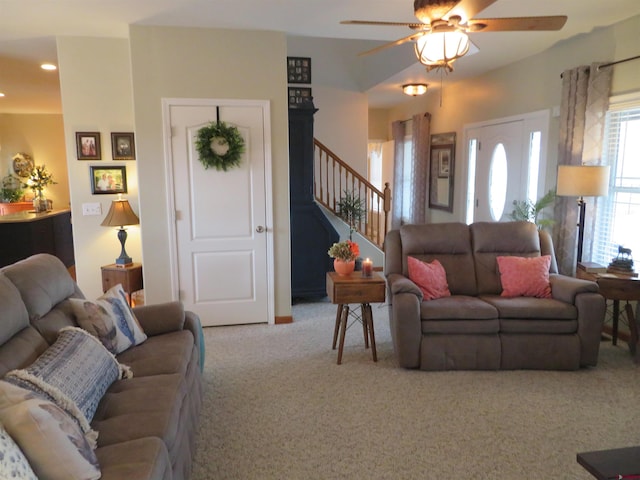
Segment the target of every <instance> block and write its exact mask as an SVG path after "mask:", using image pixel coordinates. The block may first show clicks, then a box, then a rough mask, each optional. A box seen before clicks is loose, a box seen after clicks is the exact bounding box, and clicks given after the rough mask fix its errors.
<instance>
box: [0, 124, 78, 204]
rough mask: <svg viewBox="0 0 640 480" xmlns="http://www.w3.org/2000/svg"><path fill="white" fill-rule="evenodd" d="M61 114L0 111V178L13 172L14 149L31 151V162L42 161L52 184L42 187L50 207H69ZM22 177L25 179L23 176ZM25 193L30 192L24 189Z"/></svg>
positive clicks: (40, 162)
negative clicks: (51, 202)
mask: <svg viewBox="0 0 640 480" xmlns="http://www.w3.org/2000/svg"><path fill="white" fill-rule="evenodd" d="M63 130H64V126H63V122H62V115H55V114H44V115H40V114H11V113H5V114H0V180H1V179H2V177H4V176H5V175H9V174H13V173H14V172H13V167H12V164H13V160H12V157H13V156H14V155H15V154H16V153H18V152H24V153H28V154H29V155H31V157H32V158H33V161H34V163H35V165H46V167H47V170H48V171H49V172H51V173H52V174H53V179H54V180H55V181H56V182H57V184H56V185H50V186H48V187H47V188H45V190H44V193H45V195H46V197H47V198H49V199H51V200H53V207H54V208H56V209H58V208H69V179H68V176H67V157H66V151H65V142H64V135H63ZM23 180H26V179H23ZM25 195H26V196H27V197H29V198H32V197H33V192H31V190H29V189H25Z"/></svg>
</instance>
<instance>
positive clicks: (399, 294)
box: [387, 273, 424, 368]
mask: <svg viewBox="0 0 640 480" xmlns="http://www.w3.org/2000/svg"><path fill="white" fill-rule="evenodd" d="M387 282H388V284H389V291H390V302H391V308H390V310H389V327H390V330H391V339H392V341H393V349H394V350H395V352H396V357H397V359H398V364H399V365H400V366H401V367H404V368H418V367H419V366H420V343H421V341H422V320H421V318H420V305H421V304H422V299H423V298H424V295H423V294H422V291H421V290H420V289H419V288H418V286H417V285H416V284H415V283H413V282H412V281H411V280H409V279H408V278H407V277H405V276H403V275H400V274H397V273H396V274H390V275H389V276H388V277H387Z"/></svg>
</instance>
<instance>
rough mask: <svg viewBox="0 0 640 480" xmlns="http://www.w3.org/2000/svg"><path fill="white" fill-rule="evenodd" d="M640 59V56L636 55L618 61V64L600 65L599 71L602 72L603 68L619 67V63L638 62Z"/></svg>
mask: <svg viewBox="0 0 640 480" xmlns="http://www.w3.org/2000/svg"><path fill="white" fill-rule="evenodd" d="M639 58H640V55H636V56H635V57H629V58H623V59H622V60H618V61H616V62H610V63H605V64H603V65H598V70H600V69H601V68H605V67H612V66H614V65H617V64H619V63H624V62H630V61H631V60H637V59H639Z"/></svg>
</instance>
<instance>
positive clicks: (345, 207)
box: [336, 190, 367, 240]
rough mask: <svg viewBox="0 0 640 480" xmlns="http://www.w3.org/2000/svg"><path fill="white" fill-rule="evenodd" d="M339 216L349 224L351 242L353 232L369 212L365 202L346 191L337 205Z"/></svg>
mask: <svg viewBox="0 0 640 480" xmlns="http://www.w3.org/2000/svg"><path fill="white" fill-rule="evenodd" d="M336 207H337V210H338V212H337V213H338V216H339V217H340V218H341V219H342V220H344V221H345V222H347V223H348V224H349V240H352V239H353V232H355V231H356V230H357V226H358V224H359V223H360V222H361V221H362V219H363V218H364V217H365V215H366V213H367V210H366V208H365V203H364V201H363V200H362V199H361V198H360V197H359V196H356V195H355V194H354V193H353V192H350V191H349V190H345V191H344V196H343V197H342V198H340V200H339V201H338V203H337V204H336Z"/></svg>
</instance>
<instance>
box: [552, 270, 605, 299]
mask: <svg viewBox="0 0 640 480" xmlns="http://www.w3.org/2000/svg"><path fill="white" fill-rule="evenodd" d="M549 283H551V295H552V296H553V298H555V299H556V300H560V301H562V302H565V303H570V304H571V305H574V304H575V303H576V295H578V294H580V293H598V290H599V287H598V284H597V283H596V282H592V281H590V280H582V279H580V278H574V277H569V276H567V275H560V274H551V275H549Z"/></svg>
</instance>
